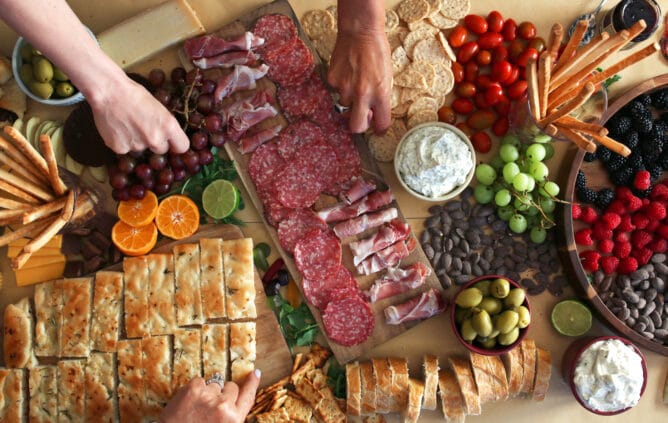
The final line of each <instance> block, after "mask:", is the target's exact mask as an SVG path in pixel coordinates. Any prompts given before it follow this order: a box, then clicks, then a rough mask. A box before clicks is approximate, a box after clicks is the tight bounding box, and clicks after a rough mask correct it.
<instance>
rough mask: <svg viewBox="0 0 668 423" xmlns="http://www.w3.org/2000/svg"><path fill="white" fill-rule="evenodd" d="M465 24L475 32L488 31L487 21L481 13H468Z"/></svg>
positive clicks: (482, 32)
mask: <svg viewBox="0 0 668 423" xmlns="http://www.w3.org/2000/svg"><path fill="white" fill-rule="evenodd" d="M464 25H466V28H467V29H468V30H469V31H471V32H473V33H475V34H484V33H485V32H487V21H486V20H485V18H483V17H482V16H480V15H466V16H465V17H464Z"/></svg>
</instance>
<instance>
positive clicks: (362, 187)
mask: <svg viewBox="0 0 668 423" xmlns="http://www.w3.org/2000/svg"><path fill="white" fill-rule="evenodd" d="M375 190H376V183H375V182H373V181H368V180H366V179H364V178H354V179H353V180H352V181H351V185H350V188H348V189H347V190H346V191H344V192H342V193H341V195H340V196H339V199H340V200H341V201H343V202H344V203H346V204H352V203H354V202H355V201H357V200H359V199H360V198H362V197H364V196H365V195H367V194H368V193H370V192H373V191H375Z"/></svg>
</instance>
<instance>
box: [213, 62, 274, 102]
mask: <svg viewBox="0 0 668 423" xmlns="http://www.w3.org/2000/svg"><path fill="white" fill-rule="evenodd" d="M268 70H269V66H267V65H265V64H261V65H260V66H258V67H255V68H251V67H248V66H246V65H235V66H234V70H233V71H232V72H230V73H228V74H227V75H225V76H221V77H220V78H218V81H216V90H215V91H214V93H213V98H214V99H215V100H216V103H220V102H221V101H223V99H224V98H225V97H227V96H229V95H230V94H232V93H233V92H236V91H241V90H253V89H255V81H257V80H258V79H260V78H262V77H263V76H265V75H266V74H267V71H268Z"/></svg>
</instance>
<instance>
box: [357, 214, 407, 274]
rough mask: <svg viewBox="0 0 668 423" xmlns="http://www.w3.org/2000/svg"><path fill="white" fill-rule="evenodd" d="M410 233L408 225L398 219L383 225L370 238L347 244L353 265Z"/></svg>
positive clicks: (405, 237) (401, 239)
mask: <svg viewBox="0 0 668 423" xmlns="http://www.w3.org/2000/svg"><path fill="white" fill-rule="evenodd" d="M410 233H411V227H410V225H409V224H408V223H406V222H402V221H401V220H399V219H395V220H393V221H391V222H389V223H386V224H384V225H383V226H381V227H380V229H379V230H378V232H376V233H375V234H373V235H371V236H370V237H368V238H365V239H362V240H359V241H353V242H351V243H350V244H348V245H349V246H350V251H351V252H352V253H353V264H354V265H355V266H357V265H358V264H360V263H361V262H362V260H364V259H365V258H367V257H369V256H370V255H371V254H373V253H375V252H378V251H380V250H382V249H383V248H387V247H389V246H390V245H392V244H394V243H395V242H397V241H403V240H405V239H407V238H408V236H409V235H410Z"/></svg>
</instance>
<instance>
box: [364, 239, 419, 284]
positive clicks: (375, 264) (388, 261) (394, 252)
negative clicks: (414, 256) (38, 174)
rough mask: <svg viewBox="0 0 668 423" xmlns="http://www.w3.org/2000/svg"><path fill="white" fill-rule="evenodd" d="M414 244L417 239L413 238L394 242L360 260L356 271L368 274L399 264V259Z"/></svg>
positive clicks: (408, 252)
mask: <svg viewBox="0 0 668 423" xmlns="http://www.w3.org/2000/svg"><path fill="white" fill-rule="evenodd" d="M416 245H417V241H415V239H414V238H408V240H406V241H405V242H404V241H399V242H395V243H394V244H392V245H390V246H389V247H387V248H384V249H382V250H380V251H378V252H377V253H374V254H373V255H371V256H369V257H368V258H366V259H365V260H364V261H362V262H361V263H360V264H359V265H358V266H357V272H358V273H359V274H364V275H370V274H372V273H375V272H378V271H380V270H383V269H387V268H388V267H394V266H396V265H398V264H399V262H400V261H401V259H403V258H406V257H408V256H409V255H410V253H411V251H413V249H415V246H416Z"/></svg>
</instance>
